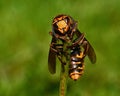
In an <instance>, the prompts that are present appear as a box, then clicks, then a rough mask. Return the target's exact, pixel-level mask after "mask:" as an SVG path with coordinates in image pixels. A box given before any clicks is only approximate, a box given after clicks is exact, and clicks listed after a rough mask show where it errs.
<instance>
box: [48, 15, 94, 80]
mask: <svg viewBox="0 0 120 96" xmlns="http://www.w3.org/2000/svg"><path fill="white" fill-rule="evenodd" d="M50 35H51V36H52V40H51V44H50V49H49V55H48V69H49V71H50V73H51V74H54V73H56V57H57V58H58V59H59V60H60V62H61V64H63V65H66V62H64V60H62V58H61V57H62V56H64V57H66V59H67V60H69V72H68V73H69V77H70V78H71V79H73V80H75V81H76V80H78V78H80V77H81V75H82V74H83V72H84V58H85V57H86V56H88V58H89V59H90V61H91V63H93V64H94V63H95V62H96V54H95V51H94V49H93V47H92V46H91V44H90V43H89V41H88V40H87V39H86V38H85V35H84V33H81V32H80V31H79V30H78V28H77V21H75V20H74V19H73V18H72V17H71V16H68V15H63V14H62V15H58V16H56V17H55V18H54V19H53V22H52V32H50ZM65 43H66V44H67V46H66V47H65V48H64V44H65Z"/></svg>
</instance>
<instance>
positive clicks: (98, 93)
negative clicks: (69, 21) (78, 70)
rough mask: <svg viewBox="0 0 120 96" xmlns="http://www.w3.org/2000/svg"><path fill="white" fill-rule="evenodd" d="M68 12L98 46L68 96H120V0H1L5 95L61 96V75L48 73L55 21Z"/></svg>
mask: <svg viewBox="0 0 120 96" xmlns="http://www.w3.org/2000/svg"><path fill="white" fill-rule="evenodd" d="M58 14H68V15H70V16H72V17H73V18H74V19H75V20H76V21H78V28H79V29H80V31H81V32H84V33H85V35H86V38H87V39H88V40H89V41H90V43H91V45H92V46H94V49H95V52H96V55H97V62H96V64H91V62H90V61H89V59H88V58H86V60H85V65H86V67H85V73H84V75H83V76H82V77H81V79H79V80H78V81H77V82H74V81H72V80H71V79H69V78H68V83H67V84H68V91H67V96H119V95H120V0H109V1H108V0H0V96H58V93H59V76H60V75H59V74H60V63H59V62H58V64H57V73H56V74H55V75H51V74H50V73H49V71H48V63H47V59H48V50H49V44H50V42H51V36H50V35H49V32H50V31H51V30H52V29H51V23H52V19H53V18H54V17H55V16H56V15H58Z"/></svg>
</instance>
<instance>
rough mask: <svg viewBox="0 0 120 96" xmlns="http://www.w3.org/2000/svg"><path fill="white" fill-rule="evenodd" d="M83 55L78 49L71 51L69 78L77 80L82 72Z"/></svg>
mask: <svg viewBox="0 0 120 96" xmlns="http://www.w3.org/2000/svg"><path fill="white" fill-rule="evenodd" d="M84 57H85V56H84V54H83V52H82V51H80V48H77V49H73V50H72V52H71V56H70V64H69V77H70V78H71V79H73V80H75V81H76V80H78V78H80V77H81V75H82V74H83V72H84Z"/></svg>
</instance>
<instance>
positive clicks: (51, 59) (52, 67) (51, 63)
mask: <svg viewBox="0 0 120 96" xmlns="http://www.w3.org/2000/svg"><path fill="white" fill-rule="evenodd" d="M53 42H54V43H55V42H56V40H55V39H54V38H52V41H51V44H52V43H53ZM48 69H49V71H50V73H51V74H54V73H56V53H55V52H54V51H53V50H51V48H50V49H49V55H48Z"/></svg>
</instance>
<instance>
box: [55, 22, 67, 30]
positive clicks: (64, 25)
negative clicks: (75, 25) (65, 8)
mask: <svg viewBox="0 0 120 96" xmlns="http://www.w3.org/2000/svg"><path fill="white" fill-rule="evenodd" d="M57 26H58V27H59V28H60V29H62V28H65V27H66V26H67V24H66V23H65V21H64V20H62V21H59V22H58V23H57Z"/></svg>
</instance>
